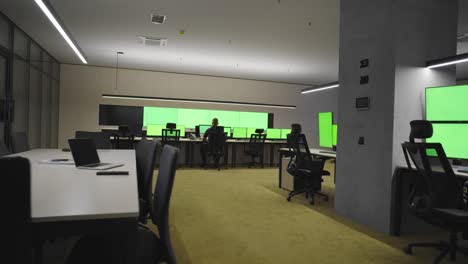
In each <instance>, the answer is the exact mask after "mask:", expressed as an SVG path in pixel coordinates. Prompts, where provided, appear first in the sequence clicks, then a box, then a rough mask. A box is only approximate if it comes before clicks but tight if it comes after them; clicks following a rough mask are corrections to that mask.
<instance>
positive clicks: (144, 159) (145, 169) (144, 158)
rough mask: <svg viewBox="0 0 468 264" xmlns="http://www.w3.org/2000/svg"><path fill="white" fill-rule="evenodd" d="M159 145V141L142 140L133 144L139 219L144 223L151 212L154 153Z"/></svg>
mask: <svg viewBox="0 0 468 264" xmlns="http://www.w3.org/2000/svg"><path fill="white" fill-rule="evenodd" d="M159 147H160V142H159V141H153V140H142V141H140V142H139V143H137V144H136V146H135V154H136V163H137V179H138V196H139V204H140V217H139V221H140V222H141V223H144V224H146V222H147V219H148V214H150V213H151V210H150V209H151V203H152V198H153V193H152V191H151V186H152V181H153V173H154V167H155V163H156V153H157V152H158V148H159Z"/></svg>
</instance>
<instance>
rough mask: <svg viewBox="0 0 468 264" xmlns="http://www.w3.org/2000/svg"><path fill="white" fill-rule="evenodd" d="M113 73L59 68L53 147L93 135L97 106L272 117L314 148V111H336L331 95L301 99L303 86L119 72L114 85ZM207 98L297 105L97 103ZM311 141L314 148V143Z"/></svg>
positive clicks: (134, 71) (80, 67) (107, 70)
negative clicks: (297, 129)
mask: <svg viewBox="0 0 468 264" xmlns="http://www.w3.org/2000/svg"><path fill="white" fill-rule="evenodd" d="M115 73H116V69H114V68H104V67H92V66H80V65H69V64H63V65H62V69H61V78H60V81H61V82H60V89H61V90H60V130H59V145H60V146H61V147H64V146H66V145H67V141H66V140H67V139H68V138H71V137H73V136H74V133H75V131H76V130H90V131H97V130H99V126H98V111H99V104H119V105H120V104H121V105H146V106H163V107H185V108H206V109H223V110H237V111H259V112H272V113H274V115H275V127H290V125H291V123H294V122H298V123H301V124H302V125H303V129H304V132H305V133H306V134H307V136H308V138H309V141H311V145H312V146H314V144H318V140H317V137H318V128H317V126H318V125H317V124H318V123H317V112H319V111H334V112H336V91H324V92H322V93H320V94H319V93H317V94H314V95H308V96H305V95H304V96H301V94H300V90H301V89H302V88H305V86H301V85H295V84H285V83H274V82H264V81H251V80H240V79H231V78H219V77H207V76H197V75H186V74H175V73H161V72H151V71H138V70H127V69H119V74H118V78H119V79H118V86H117V87H116V84H115ZM104 93H106V94H120V95H139V96H157V97H173V98H189V99H208V100H223V101H238V102H253V103H268V104H286V105H297V109H296V110H288V109H275V108H264V107H251V106H227V105H216V104H196V103H173V102H154V101H140V100H119V99H103V98H101V95H102V94H104ZM220 122H221V123H222V120H220ZM314 142H315V143H314Z"/></svg>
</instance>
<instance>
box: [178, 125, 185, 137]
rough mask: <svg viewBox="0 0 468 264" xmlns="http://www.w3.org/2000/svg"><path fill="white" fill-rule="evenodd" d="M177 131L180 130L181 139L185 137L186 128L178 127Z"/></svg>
mask: <svg viewBox="0 0 468 264" xmlns="http://www.w3.org/2000/svg"><path fill="white" fill-rule="evenodd" d="M176 129H178V130H180V137H185V126H183V125H177V126H176Z"/></svg>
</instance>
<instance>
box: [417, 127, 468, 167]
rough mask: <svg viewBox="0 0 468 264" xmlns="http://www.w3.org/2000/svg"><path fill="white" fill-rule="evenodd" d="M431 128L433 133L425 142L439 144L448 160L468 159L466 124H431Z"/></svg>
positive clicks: (467, 129) (467, 131) (467, 128)
mask: <svg viewBox="0 0 468 264" xmlns="http://www.w3.org/2000/svg"><path fill="white" fill-rule="evenodd" d="M432 128H433V131H434V133H433V135H432V137H431V138H428V139H426V142H429V143H441V144H442V147H443V148H444V151H445V154H446V155H447V157H449V158H456V159H468V137H467V135H468V124H456V123H452V124H432ZM428 154H432V155H434V154H435V153H428Z"/></svg>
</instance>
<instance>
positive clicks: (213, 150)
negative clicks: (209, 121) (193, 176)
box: [205, 126, 227, 170]
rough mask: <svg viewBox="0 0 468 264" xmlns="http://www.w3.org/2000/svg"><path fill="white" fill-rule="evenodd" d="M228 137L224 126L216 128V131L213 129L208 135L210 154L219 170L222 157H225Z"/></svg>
mask: <svg viewBox="0 0 468 264" xmlns="http://www.w3.org/2000/svg"><path fill="white" fill-rule="evenodd" d="M226 138H227V137H226V133H224V127H222V126H217V127H216V128H214V131H211V133H210V135H209V137H208V155H209V156H210V157H212V158H213V166H214V168H216V169H218V170H220V169H221V168H220V166H219V161H220V160H221V158H223V159H224V158H225V151H226ZM223 161H224V160H223ZM205 168H206V167H205Z"/></svg>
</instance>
